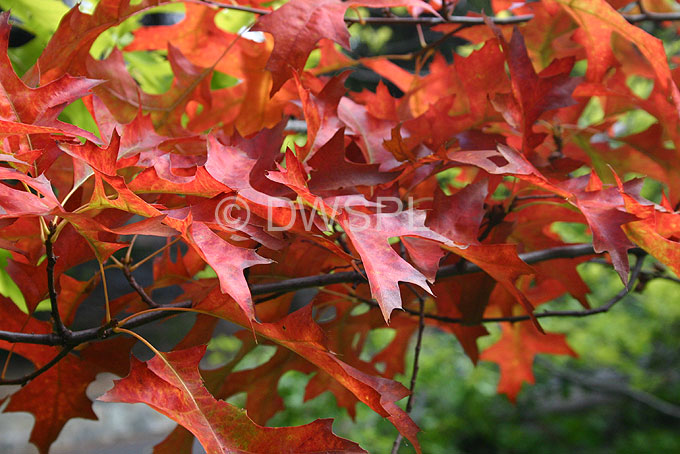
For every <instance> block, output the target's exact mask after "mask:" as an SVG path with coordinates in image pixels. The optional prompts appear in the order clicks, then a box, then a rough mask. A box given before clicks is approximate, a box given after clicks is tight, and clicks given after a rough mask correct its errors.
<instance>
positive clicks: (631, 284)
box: [352, 256, 643, 325]
mask: <svg viewBox="0 0 680 454" xmlns="http://www.w3.org/2000/svg"><path fill="white" fill-rule="evenodd" d="M642 263H643V257H642V256H639V257H638V259H637V261H636V262H635V266H634V267H633V271H632V272H631V275H630V279H629V280H628V284H627V285H626V286H625V287H624V288H623V289H621V290H620V291H619V292H618V293H617V294H616V295H614V296H613V297H612V298H611V299H609V300H608V301H607V302H606V303H604V304H603V305H601V306H598V307H596V308H593V309H586V310H582V311H545V312H535V313H534V314H533V316H534V317H535V318H551V317H577V318H580V317H588V316H591V315H596V314H603V313H605V312H607V311H609V310H610V309H611V308H612V307H614V305H615V304H616V303H618V302H619V301H621V300H622V299H623V298H625V297H626V296H627V295H628V294H629V293H630V292H631V291H632V290H633V288H635V282H636V281H637V279H638V278H639V277H640V273H641V271H642ZM352 298H354V299H356V300H358V301H361V302H362V303H365V304H368V305H370V306H375V307H379V305H378V302H377V301H375V300H371V299H368V298H362V297H360V296H357V295H352ZM402 311H404V312H406V313H407V314H409V315H418V316H419V315H420V312H419V311H416V310H413V309H409V308H405V307H404V308H402ZM424 317H425V318H427V319H431V320H437V321H440V322H444V323H453V324H460V325H481V324H482V323H496V322H523V321H526V320H531V319H532V317H531V316H530V315H528V314H527V315H514V316H508V317H485V318H481V319H479V320H476V321H471V320H466V319H464V318H462V317H446V316H444V315H437V314H429V313H425V314H424Z"/></svg>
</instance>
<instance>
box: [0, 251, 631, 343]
mask: <svg viewBox="0 0 680 454" xmlns="http://www.w3.org/2000/svg"><path fill="white" fill-rule="evenodd" d="M634 252H637V250H634ZM592 254H594V251H593V246H592V245H591V244H573V245H569V246H560V247H556V248H552V249H544V250H541V251H533V252H528V253H525V254H520V255H519V257H520V258H521V259H522V260H524V261H525V262H526V263H529V264H531V263H538V262H543V261H546V260H552V259H558V258H575V257H581V256H584V255H592ZM637 266H638V265H636V270H637ZM639 266H641V264H640V265H639ZM480 271H482V270H481V269H480V268H479V267H478V266H477V265H474V264H472V263H469V262H461V263H459V264H455V265H447V266H443V267H441V268H440V269H439V272H438V273H437V279H443V278H446V277H450V276H460V275H464V274H470V273H477V272H480ZM638 274H639V271H635V270H634V274H633V276H632V277H631V282H633V281H634V280H636V279H637V276H638ZM362 282H365V280H364V277H363V276H362V275H361V274H360V273H358V272H355V271H345V272H341V273H331V274H322V275H317V276H308V277H302V278H293V279H287V280H285V281H281V282H272V283H265V284H255V285H251V287H250V289H251V293H252V294H253V296H255V295H265V294H270V293H277V292H285V293H290V292H294V291H296V290H300V289H303V288H312V287H323V286H327V285H331V284H341V283H349V284H352V283H362ZM630 285H631V284H630V283H629V287H630ZM630 288H632V287H630ZM625 292H626V293H627V292H628V290H627V289H626V290H625ZM624 296H625V295H624ZM621 298H623V296H621ZM366 301H370V300H366ZM371 302H372V301H371ZM613 304H615V302H614V303H612V305H613ZM161 307H191V301H182V302H179V303H175V304H168V305H164V306H161ZM600 312H606V310H605V309H603V308H598V309H591V310H588V311H563V312H542V313H538V314H536V317H537V318H540V317H556V316H560V317H584V316H587V315H593V314H596V313H600ZM171 315H176V314H174V313H172V314H169V313H167V312H162V311H158V312H151V313H148V314H143V315H140V316H139V317H135V318H134V319H133V320H131V321H130V322H129V323H126V324H125V325H122V326H120V327H121V328H125V329H131V328H136V327H139V326H143V325H146V324H149V323H151V322H154V321H156V320H160V319H163V318H165V317H169V316H171ZM425 317H426V318H433V319H435V320H440V321H444V322H449V323H466V321H465V320H462V319H454V318H448V317H442V316H438V315H436V314H426V315H425ZM528 319H529V316H528V315H527V316H518V317H506V318H503V317H499V318H488V319H483V320H482V321H481V322H495V321H522V320H528ZM112 335H114V333H113V330H112V327H111V326H106V325H105V326H103V327H96V328H88V329H84V330H80V331H75V332H72V333H71V335H70V336H69V339H68V344H69V345H79V344H82V343H85V342H91V341H96V340H101V339H105V338H107V337H109V336H112ZM0 340H5V341H8V342H12V343H25V344H39V345H52V346H54V345H62V344H63V340H62V339H61V338H60V337H59V336H58V335H56V334H55V333H49V334H33V333H15V332H9V331H0Z"/></svg>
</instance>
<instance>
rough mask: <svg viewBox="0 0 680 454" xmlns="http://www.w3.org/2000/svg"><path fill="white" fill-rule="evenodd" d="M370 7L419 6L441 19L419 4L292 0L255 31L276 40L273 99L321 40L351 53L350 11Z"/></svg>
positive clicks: (416, 0) (398, 0) (271, 67)
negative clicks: (346, 19) (360, 7)
mask: <svg viewBox="0 0 680 454" xmlns="http://www.w3.org/2000/svg"><path fill="white" fill-rule="evenodd" d="M358 6H367V7H372V8H387V7H393V6H419V7H422V9H424V10H426V11H428V12H430V13H432V14H435V15H438V14H437V12H436V11H435V10H434V9H433V8H432V7H431V6H430V5H428V4H427V3H424V2H422V1H420V0H352V1H349V2H341V1H339V0H320V1H315V0H291V1H289V2H288V3H286V4H285V5H283V6H282V7H281V8H279V9H277V10H275V11H274V12H272V13H269V14H266V15H263V16H261V17H260V18H259V19H258V21H257V23H256V24H255V26H254V27H253V30H257V31H262V32H267V33H270V34H271V35H273V36H274V50H273V51H272V54H271V57H269V61H268V62H267V66H266V69H268V70H269V71H271V73H272V75H273V79H274V81H273V85H272V89H271V93H270V94H271V95H273V94H274V93H276V92H277V91H279V89H280V88H281V87H282V86H283V84H284V82H285V81H286V80H288V79H290V77H291V74H290V71H289V68H292V69H293V70H294V71H299V70H301V69H302V68H303V67H304V65H305V62H306V61H307V56H308V55H309V53H310V52H311V51H312V50H313V49H314V46H315V45H316V43H318V42H319V41H320V40H321V39H322V38H326V39H330V40H333V41H335V42H336V43H338V44H340V45H341V46H342V47H344V48H345V49H349V47H350V46H349V31H348V30H347V27H346V26H345V19H344V17H345V12H346V11H347V8H352V7H358Z"/></svg>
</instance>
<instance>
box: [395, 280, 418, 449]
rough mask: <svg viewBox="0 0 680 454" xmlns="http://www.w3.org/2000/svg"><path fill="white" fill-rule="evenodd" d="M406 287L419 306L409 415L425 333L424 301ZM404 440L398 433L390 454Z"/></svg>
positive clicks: (408, 402)
mask: <svg viewBox="0 0 680 454" xmlns="http://www.w3.org/2000/svg"><path fill="white" fill-rule="evenodd" d="M407 287H408V288H409V290H411V292H413V293H414V294H415V295H416V297H417V298H418V305H419V310H418V335H417V337H416V346H415V349H414V352H413V372H411V384H410V386H409V390H410V391H411V394H410V395H409V396H408V400H407V401H406V413H407V414H408V413H411V410H412V409H413V395H414V393H415V390H416V380H417V379H418V368H419V365H418V364H419V363H418V361H419V360H420V348H421V346H422V343H423V332H424V331H425V299H424V298H423V296H422V295H421V294H420V293H418V292H417V291H416V290H415V289H414V288H413V286H412V285H411V284H407ZM403 439H404V437H403V435H402V434H401V432H400V433H398V434H397V438H396V439H395V440H394V444H393V445H392V454H397V453H398V452H399V447H400V446H401V441H402V440H403Z"/></svg>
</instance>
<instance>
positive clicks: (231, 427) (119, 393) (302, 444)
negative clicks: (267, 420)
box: [100, 346, 365, 454]
mask: <svg viewBox="0 0 680 454" xmlns="http://www.w3.org/2000/svg"><path fill="white" fill-rule="evenodd" d="M204 354H205V346H199V347H194V348H191V349H187V350H181V351H175V352H170V353H165V354H162V355H163V356H162V357H159V356H158V355H157V356H155V357H154V358H152V359H151V360H149V361H146V362H141V361H139V360H137V359H134V358H133V359H132V367H131V371H130V374H129V375H128V376H127V377H126V378H124V379H122V380H118V381H117V382H116V383H115V385H114V387H113V389H111V390H110V391H109V392H107V393H106V394H104V395H103V396H102V397H100V400H103V401H106V402H128V403H139V402H141V403H146V404H147V405H149V406H150V407H152V408H153V409H155V410H156V411H158V412H160V413H163V414H164V415H166V416H168V417H169V418H171V419H173V420H175V421H176V422H178V423H179V424H181V425H182V426H183V427H185V428H186V429H188V430H189V431H190V432H191V433H193V434H194V435H195V436H196V438H198V440H199V441H200V442H201V445H203V448H204V449H205V450H206V451H207V452H210V453H225V454H226V453H231V452H234V453H243V454H246V453H253V454H254V453H262V454H265V453H266V454H275V453H281V454H283V453H287V452H296V453H301V454H302V453H316V452H324V451H326V452H337V453H362V452H365V451H364V450H363V449H361V448H360V447H359V445H357V444H356V443H353V442H351V441H349V440H345V439H342V438H339V437H337V436H336V435H335V434H333V432H332V430H331V420H316V421H314V422H312V423H310V424H307V425H304V426H296V427H275V428H269V427H262V426H259V425H257V424H255V423H254V422H253V421H252V420H251V419H250V418H248V416H246V415H245V414H244V413H243V412H242V411H241V410H239V409H238V408H236V407H234V406H232V405H231V404H228V403H226V402H224V401H218V400H217V399H215V398H214V397H213V396H212V395H211V394H210V393H209V392H208V390H207V389H206V388H205V386H204V385H203V381H202V379H201V376H200V374H199V372H198V363H199V361H200V359H201V357H203V355H204ZM246 434H247V436H246Z"/></svg>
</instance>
